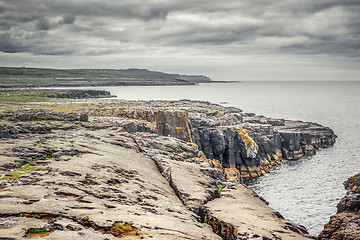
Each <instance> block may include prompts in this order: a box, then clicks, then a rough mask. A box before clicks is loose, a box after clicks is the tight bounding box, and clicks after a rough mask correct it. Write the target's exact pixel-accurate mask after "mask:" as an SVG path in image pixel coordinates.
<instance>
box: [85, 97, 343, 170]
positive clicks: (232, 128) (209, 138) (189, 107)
mask: <svg viewBox="0 0 360 240" xmlns="http://www.w3.org/2000/svg"><path fill="white" fill-rule="evenodd" d="M87 113H88V114H89V115H95V116H108V117H124V118H130V119H140V120H145V121H147V122H149V123H151V124H153V125H154V126H155V128H156V133H157V134H160V135H165V136H172V137H176V138H179V139H182V140H186V141H191V142H193V143H195V144H197V145H198V147H199V149H200V150H201V151H202V152H204V154H205V155H206V157H207V158H210V159H217V160H219V161H220V162H221V164H222V165H223V166H224V167H226V168H237V169H238V170H239V171H240V172H241V175H242V177H258V176H261V175H265V174H266V173H268V172H269V171H270V168H271V167H272V166H274V165H279V164H281V161H282V159H298V158H300V157H302V156H305V155H314V154H316V150H317V149H321V148H326V147H329V146H332V145H333V144H334V143H335V139H336V135H335V134H334V132H333V131H332V130H331V129H330V128H328V127H324V126H321V125H319V124H316V123H311V122H301V121H289V120H284V119H271V118H267V117H263V116H258V115H255V114H249V113H243V112H242V111H241V110H240V109H238V108H235V107H222V106H219V105H215V104H210V103H209V102H192V101H186V100H183V101H176V102H172V101H171V102H168V104H164V102H157V101H152V102H147V104H145V105H144V102H142V103H141V102H140V103H139V102H137V103H135V102H132V103H129V102H128V103H126V106H124V107H120V108H119V107H113V106H109V105H108V106H106V107H104V108H101V109H92V110H90V111H88V112H87Z"/></svg>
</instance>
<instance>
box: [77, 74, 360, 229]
mask: <svg viewBox="0 0 360 240" xmlns="http://www.w3.org/2000/svg"><path fill="white" fill-rule="evenodd" d="M83 89H84V88H83ZM87 89H99V90H108V91H110V92H111V94H114V95H117V98H119V99H126V100H180V99H190V100H203V101H209V102H212V103H217V104H221V105H224V106H235V107H239V108H240V109H242V110H243V111H244V112H252V113H256V114H259V115H264V116H267V117H273V118H284V119H289V120H302V121H310V122H316V123H319V124H321V125H324V126H328V127H330V128H331V129H333V131H334V132H335V134H336V135H337V136H338V138H337V139H336V143H335V145H334V146H333V147H330V148H326V149H322V150H319V151H318V152H317V154H316V155H315V156H311V157H303V158H301V159H299V160H284V161H283V164H282V165H281V166H279V167H274V168H272V170H271V173H270V174H268V175H266V176H263V177H260V178H256V179H251V180H248V181H247V182H246V184H247V186H248V187H249V188H250V189H252V190H253V191H255V192H256V193H258V194H259V195H260V196H262V197H263V198H264V199H266V200H267V201H268V202H269V205H270V206H271V207H272V208H274V209H275V210H277V211H279V212H280V213H281V214H282V215H283V216H284V217H285V218H287V219H290V220H292V221H293V222H296V223H298V224H300V225H303V226H305V227H306V228H307V229H308V231H309V233H310V234H312V235H318V234H319V233H320V232H321V231H322V229H323V227H324V224H325V223H327V222H328V221H329V218H330V216H331V215H333V214H335V213H336V205H337V203H338V202H339V201H340V199H341V198H342V197H344V196H345V193H346V191H345V189H344V186H343V182H344V181H345V180H346V179H347V178H349V177H351V176H353V175H355V174H357V173H359V172H360V152H359V151H360V82H341V81H339V82H324V81H321V82H320V81H319V82H307V81H304V82H232V83H202V84H199V85H195V86H124V87H96V88H94V87H92V88H87Z"/></svg>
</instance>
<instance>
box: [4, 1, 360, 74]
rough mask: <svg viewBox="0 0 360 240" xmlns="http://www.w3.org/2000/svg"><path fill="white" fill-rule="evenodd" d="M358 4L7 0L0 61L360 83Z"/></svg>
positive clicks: (326, 2)
mask: <svg viewBox="0 0 360 240" xmlns="http://www.w3.org/2000/svg"><path fill="white" fill-rule="evenodd" d="M359 33H360V1H359V0H337V1H335V0H316V1H315V0H286V1H274V0H242V1H239V0H229V1H218V0H217V1H212V0H191V1H186V0H185V1H184V0H183V1H178V0H121V1H110V0H61V1H53V0H47V1H46V0H1V1H0V65H1V66H25V67H51V68H117V69H118V68H121V69H122V68H148V69H150V70H158V71H165V72H170V73H183V74H204V75H207V76H209V77H211V78H212V79H213V80H240V81H245V80H360V77H359V76H360V64H359V63H360V61H359V60H360V48H359V47H360V38H359Z"/></svg>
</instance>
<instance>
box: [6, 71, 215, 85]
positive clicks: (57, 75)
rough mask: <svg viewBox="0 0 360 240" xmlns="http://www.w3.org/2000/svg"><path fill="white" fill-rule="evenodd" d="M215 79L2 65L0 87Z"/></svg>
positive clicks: (178, 75) (144, 72) (132, 83)
mask: <svg viewBox="0 0 360 240" xmlns="http://www.w3.org/2000/svg"><path fill="white" fill-rule="evenodd" d="M210 82H214V81H212V80H211V79H210V78H209V77H207V76H204V75H182V74H169V73H163V72H156V71H150V70H147V69H137V68H131V69H51V68H25V67H0V88H29V87H30V88H32V87H82V86H84V87H85V86H169V85H170V86H171V85H194V84H198V83H210Z"/></svg>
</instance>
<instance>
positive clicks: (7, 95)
mask: <svg viewBox="0 0 360 240" xmlns="http://www.w3.org/2000/svg"><path fill="white" fill-rule="evenodd" d="M37 94H39V93H38V91H37V90H0V102H48V101H50V100H52V99H51V98H48V97H41V96H37Z"/></svg>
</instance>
